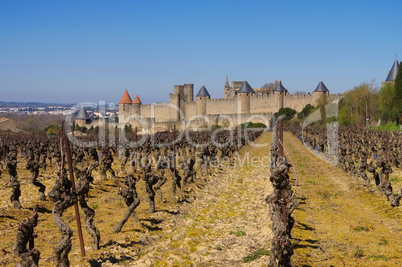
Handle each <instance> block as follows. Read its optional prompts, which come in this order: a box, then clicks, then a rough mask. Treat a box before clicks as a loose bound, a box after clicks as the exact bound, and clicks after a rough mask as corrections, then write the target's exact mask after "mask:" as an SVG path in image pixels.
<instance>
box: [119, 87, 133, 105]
mask: <svg viewBox="0 0 402 267" xmlns="http://www.w3.org/2000/svg"><path fill="white" fill-rule="evenodd" d="M131 102H133V101H132V100H131V97H130V95H129V94H128V92H127V90H126V91H125V92H124V94H123V97H122V98H121V100H120V102H119V104H131Z"/></svg>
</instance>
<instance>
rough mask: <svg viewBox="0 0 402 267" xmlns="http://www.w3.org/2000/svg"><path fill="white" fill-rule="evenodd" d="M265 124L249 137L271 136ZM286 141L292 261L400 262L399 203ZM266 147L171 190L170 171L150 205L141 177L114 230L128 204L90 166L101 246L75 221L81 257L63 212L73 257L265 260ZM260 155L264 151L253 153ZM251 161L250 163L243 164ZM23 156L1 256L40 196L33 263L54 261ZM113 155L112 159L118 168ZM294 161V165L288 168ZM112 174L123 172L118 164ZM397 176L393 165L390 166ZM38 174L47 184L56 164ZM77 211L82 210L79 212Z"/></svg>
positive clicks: (50, 233) (4, 203)
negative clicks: (152, 207) (292, 194)
mask: <svg viewBox="0 0 402 267" xmlns="http://www.w3.org/2000/svg"><path fill="white" fill-rule="evenodd" d="M270 141H271V135H270V134H269V133H266V134H264V135H263V136H261V137H260V138H259V139H258V141H257V142H259V143H266V144H270ZM284 143H285V148H286V151H287V153H288V156H289V158H290V160H291V161H292V163H293V165H294V167H293V168H292V169H291V170H292V173H291V180H292V184H293V186H294V185H295V181H296V176H297V184H298V186H297V189H296V194H297V196H298V197H299V201H300V206H299V208H298V209H297V210H296V211H295V212H294V217H295V219H296V224H295V227H294V230H293V237H294V239H293V240H292V243H293V244H294V252H295V254H294V256H293V260H294V262H295V263H296V264H298V265H299V266H331V265H332V266H400V265H402V264H401V263H402V261H401V260H402V259H401V255H402V251H401V248H402V243H401V238H400V237H401V236H402V226H401V225H402V222H401V218H402V212H401V207H398V208H392V207H390V204H389V203H388V202H387V201H386V199H385V198H384V197H383V196H381V195H380V194H379V193H378V192H376V189H375V188H374V186H373V188H372V192H369V191H368V190H367V189H365V188H363V187H362V186H361V184H360V182H359V181H356V180H355V179H354V178H352V177H349V176H348V175H346V174H345V173H343V172H342V171H341V170H340V169H338V168H336V167H333V166H331V165H329V164H327V163H326V162H323V161H321V160H319V159H317V158H316V157H315V156H314V155H313V154H311V153H310V152H308V151H307V150H306V149H305V148H304V147H303V146H302V145H301V143H300V142H299V140H298V139H297V138H295V137H293V136H291V135H290V134H285V141H284ZM268 151H269V147H260V148H257V147H251V146H247V147H244V148H242V149H241V151H240V152H239V155H238V157H237V158H236V159H234V160H233V161H232V162H231V163H230V164H224V165H223V166H221V167H220V168H216V169H215V170H214V171H213V172H212V173H211V174H210V175H203V176H199V177H197V179H196V183H195V184H192V185H191V186H190V187H187V188H185V190H184V192H183V193H182V194H181V195H180V196H179V199H177V198H175V197H174V196H173V195H172V193H171V190H170V188H171V179H170V177H169V178H168V182H167V183H166V184H165V185H164V186H163V187H162V189H163V190H162V191H163V201H159V200H158V201H157V202H156V212H155V213H149V212H148V203H147V198H146V194H145V190H144V184H143V182H142V181H140V182H139V183H138V185H137V190H138V193H139V196H140V198H141V204H140V205H139V206H138V208H137V209H136V212H137V214H138V218H139V220H138V221H134V220H132V219H129V221H128V222H127V223H126V224H125V225H124V227H123V229H122V231H121V232H120V233H117V234H114V233H113V232H112V230H113V228H114V226H115V225H116V224H117V223H118V222H119V221H120V219H121V218H122V216H123V214H124V211H125V209H126V206H125V204H124V202H123V200H122V198H121V197H120V196H118V195H117V190H118V183H117V182H116V180H112V179H110V180H108V181H101V180H100V176H99V174H98V172H97V171H95V172H94V176H95V184H94V185H93V189H91V191H90V198H89V200H88V203H89V206H91V207H92V208H94V209H95V211H96V217H95V224H96V226H97V227H98V228H99V229H100V231H101V248H100V250H96V251H94V250H92V248H91V245H90V243H91V239H90V237H89V235H88V234H87V233H86V230H85V227H83V233H84V242H85V248H86V256H85V257H81V255H80V249H79V243H78V238H77V234H76V233H77V231H76V229H77V228H76V223H75V218H74V213H73V212H74V209H73V208H70V209H69V210H68V211H67V212H66V213H65V214H64V216H63V218H64V219H65V220H66V221H68V222H69V225H70V227H71V228H72V229H73V230H74V235H73V249H72V251H71V253H70V261H71V265H72V266H111V265H121V266H243V265H244V266H266V265H267V262H268V258H269V256H268V254H269V248H270V243H271V238H272V236H271V229H270V226H271V224H270V218H269V213H268V206H267V204H266V203H265V197H266V196H267V195H268V194H269V193H270V192H271V190H272V188H271V185H270V182H269V168H268V166H267V165H268V161H267V158H263V157H266V156H267V153H268ZM261 159H263V161H262V162H261ZM252 162H253V164H251V163H252ZM24 166H25V160H24V159H22V158H20V159H19V168H21V169H19V179H20V181H21V182H22V185H21V189H22V197H21V203H22V205H23V209H22V210H15V209H13V208H11V205H10V202H9V199H8V198H9V193H10V190H11V189H10V188H9V187H2V188H1V189H0V265H2V266H3V265H4V266H14V265H15V264H16V262H18V258H16V257H15V256H14V255H13V253H11V252H12V246H13V242H14V241H15V235H16V227H17V224H18V222H20V221H22V220H23V219H25V218H28V217H30V215H31V213H32V211H31V210H32V207H33V206H34V205H35V204H39V206H40V214H39V222H38V226H37V228H36V232H37V234H38V238H37V239H35V246H36V247H37V248H38V249H39V250H40V252H41V259H40V262H39V264H40V266H53V265H54V264H53V249H54V246H55V245H56V244H57V243H58V239H59V237H60V233H59V231H58V229H57V228H56V226H55V224H54V222H53V218H52V214H51V209H52V207H53V203H52V202H51V201H39V200H38V195H37V193H36V192H37V189H36V188H35V187H34V186H33V185H31V184H30V183H29V179H28V177H29V172H27V171H26V170H24V168H23V167H24ZM117 166H118V165H117V164H116V165H114V168H115V169H118V167H117ZM296 170H297V175H296ZM120 176H121V177H120V178H119V180H120V182H121V181H122V176H123V175H122V174H120ZM391 179H393V184H395V186H396V188H397V189H398V190H399V188H400V187H401V186H402V173H401V172H400V170H398V171H396V172H395V173H394V174H392V175H391ZM7 180H8V177H7V174H6V173H4V172H3V178H2V179H1V181H2V184H3V185H4V184H6V182H7ZM40 180H41V181H42V182H43V183H44V184H46V186H47V187H48V188H47V190H46V192H48V190H50V189H51V187H52V186H53V183H54V174H51V173H50V172H49V178H48V177H47V175H44V176H42V177H40ZM82 221H83V220H82Z"/></svg>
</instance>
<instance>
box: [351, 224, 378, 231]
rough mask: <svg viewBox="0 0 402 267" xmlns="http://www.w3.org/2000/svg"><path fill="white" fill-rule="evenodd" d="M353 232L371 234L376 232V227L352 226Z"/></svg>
mask: <svg viewBox="0 0 402 267" xmlns="http://www.w3.org/2000/svg"><path fill="white" fill-rule="evenodd" d="M350 228H352V230H353V231H356V232H369V231H373V230H374V226H364V225H358V226H352V225H351V226H350Z"/></svg>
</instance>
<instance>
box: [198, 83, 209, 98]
mask: <svg viewBox="0 0 402 267" xmlns="http://www.w3.org/2000/svg"><path fill="white" fill-rule="evenodd" d="M206 96H208V97H211V95H210V94H209V93H208V90H207V88H205V86H204V85H203V86H201V88H200V91H198V93H197V95H196V97H206Z"/></svg>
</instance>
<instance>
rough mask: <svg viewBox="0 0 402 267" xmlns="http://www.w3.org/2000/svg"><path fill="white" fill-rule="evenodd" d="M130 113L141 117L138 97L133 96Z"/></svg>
mask: <svg viewBox="0 0 402 267" xmlns="http://www.w3.org/2000/svg"><path fill="white" fill-rule="evenodd" d="M132 104H133V105H132V111H131V112H130V113H131V114H136V115H141V104H142V102H141V100H140V98H139V97H138V95H136V96H135V98H134V100H133V103H132Z"/></svg>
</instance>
